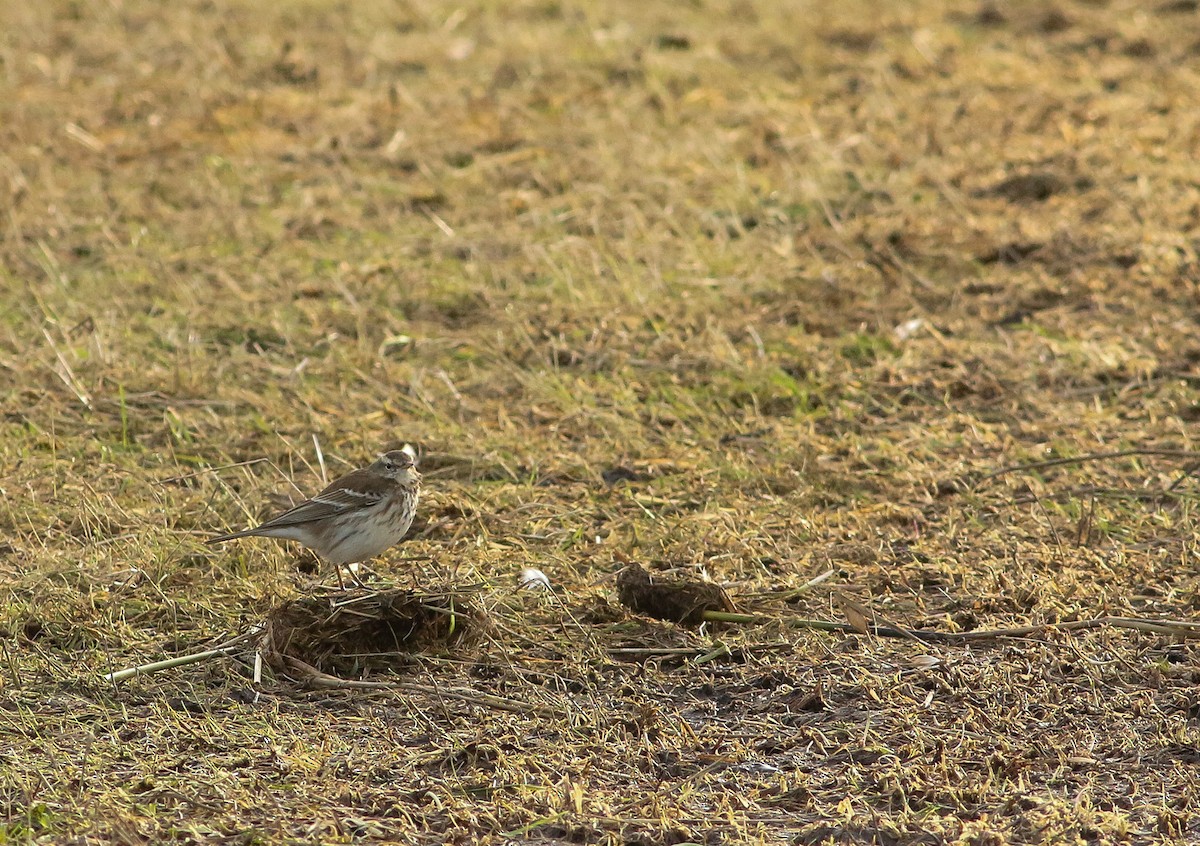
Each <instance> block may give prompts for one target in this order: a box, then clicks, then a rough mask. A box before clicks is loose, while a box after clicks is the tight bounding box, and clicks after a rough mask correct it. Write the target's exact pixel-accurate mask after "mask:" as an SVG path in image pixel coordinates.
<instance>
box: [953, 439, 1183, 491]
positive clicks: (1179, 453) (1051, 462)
mask: <svg viewBox="0 0 1200 846" xmlns="http://www.w3.org/2000/svg"><path fill="white" fill-rule="evenodd" d="M1136 455H1156V456H1161V457H1163V458H1188V459H1192V460H1193V461H1195V460H1196V459H1200V454H1198V453H1196V452H1194V451H1192V450H1186V449H1155V448H1152V447H1140V448H1137V449H1122V450H1117V451H1115V452H1089V453H1085V454H1083V455H1075V456H1071V457H1069V458H1047V459H1046V460H1044V461H1032V462H1029V463H1028V464H1010V465H1008V466H1007V467H1001V468H1000V469H999V470H993V471H992V472H991V473H985V474H984V475H982V476H980V477H978V478H976V479H974V480H971V481H972V485H971V486H972V487H979V485H980V484H982V483H983V482H986V481H989V480H990V479H995V478H998V477H1000V476H1006V475H1008V474H1009V473H1025V472H1028V471H1030V470H1043V469H1045V468H1047V467H1061V466H1062V465H1064V464H1083V463H1085V462H1088V461H1105V460H1107V459H1110V458H1129V457H1131V456H1136Z"/></svg>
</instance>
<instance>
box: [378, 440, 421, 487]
mask: <svg viewBox="0 0 1200 846" xmlns="http://www.w3.org/2000/svg"><path fill="white" fill-rule="evenodd" d="M371 467H372V469H374V470H375V472H377V473H379V475H381V476H386V477H387V478H389V479H395V480H396V481H397V482H401V483H403V484H408V483H411V482H416V481H419V480H420V478H421V474H420V473H419V472H417V453H416V450H414V449H413V448H412V446H411V445H408V444H406V445H405V446H404V448H403V449H393V450H391V451H390V452H385V453H384V454H383V455H381V456H379V458H377V459H375V463H374V464H373V465H371Z"/></svg>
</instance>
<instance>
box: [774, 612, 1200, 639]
mask: <svg viewBox="0 0 1200 846" xmlns="http://www.w3.org/2000/svg"><path fill="white" fill-rule="evenodd" d="M787 622H788V624H789V625H791V626H794V627H796V628H805V629H819V630H821V631H829V632H844V633H845V634H862V632H860V631H859V630H858V629H856V628H855V627H854V626H851V625H850V624H849V623H831V622H827V621H825V620H788V621H787ZM1105 626H1111V627H1113V628H1116V629H1131V630H1133V631H1139V632H1146V633H1148V634H1165V635H1172V636H1174V637H1180V638H1195V639H1200V622H1189V621H1187V620H1162V619H1149V618H1143V617H1093V618H1090V619H1087V620H1071V621H1069V622H1065V623H1039V624H1037V625H1032V626H1016V627H1013V628H1007V629H984V630H979V631H971V632H931V631H925V630H922V629H901V628H897V627H895V626H878V625H871V626H868V627H867V631H866V633H867V634H872V635H876V636H877V637H899V638H905V639H908V640H911V639H916V640H920V641H925V642H934V643H964V642H967V641H978V640H998V639H1000V638H1024V637H1029V636H1031V635H1036V634H1044V633H1046V632H1055V631H1059V632H1072V631H1081V630H1084V629H1099V628H1103V627H1105Z"/></svg>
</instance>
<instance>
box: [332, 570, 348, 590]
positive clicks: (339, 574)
mask: <svg viewBox="0 0 1200 846" xmlns="http://www.w3.org/2000/svg"><path fill="white" fill-rule="evenodd" d="M333 572H335V573H337V577H338V587H339V588H341V589H342V590H345V589H346V580H345V579H343V578H342V565H341V564H334V565H333Z"/></svg>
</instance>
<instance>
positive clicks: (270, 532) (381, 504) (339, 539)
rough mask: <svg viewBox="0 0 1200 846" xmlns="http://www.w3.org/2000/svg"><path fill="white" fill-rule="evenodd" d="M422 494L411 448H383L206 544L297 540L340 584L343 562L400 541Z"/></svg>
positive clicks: (365, 556)
mask: <svg viewBox="0 0 1200 846" xmlns="http://www.w3.org/2000/svg"><path fill="white" fill-rule="evenodd" d="M420 495H421V474H420V473H418V472H417V468H416V459H415V452H414V451H413V449H412V447H411V446H406V447H405V448H404V449H396V450H392V451H391V452H385V453H384V454H383V455H381V456H379V458H378V459H376V460H375V461H374V462H373V463H372V464H371V465H370V466H368V467H364V468H362V469H361V470H355V471H353V472H352V473H347V474H346V475H345V476H342V477H341V478H340V479H337V480H335V481H333V482H331V483H330V484H329V486H328V487H326V488H325V490H323V491H321V492H320V493H319V494H317V495H316V496H314V497H313V498H312V499H307V500H305V501H304V502H302V503H300V504H299V505H297V506H296V507H295V508H292V509H290V510H288V511H285V512H284V513H282V514H280V515H279V516H278V517H273V518H272V519H270V520H268V521H267V522H265V523H263V524H262V525H261V526H257V527H255V528H253V529H246V530H245V531H242V532H234V533H232V534H228V535H219V536H218V537H215V538H210V539H209V540H207V541H206V543H210V544H214V543H223V542H224V541H229V540H234V539H235V538H246V537H252V536H261V537H266V538H282V539H283V540H294V541H299V542H300V543H301V544H303V545H304V546H306V547H308V548H309V549H311V550H312V551H313V552H315V553H317V555H319V556H320V557H321V558H323V559H325V560H326V561H328V562H329V563H331V564H333V565H335V566H336V567H337V574H338V583H339V584H341V585H342V587H343V588H344V587H345V583H344V582H342V571H341V565H342V564H351V563H355V562H360V561H366V560H367V559H368V558H374V557H375V556H376V555H379V554H380V553H382V552H386V551H387V550H389V549H391V548H392V547H393V546H395V545H396V544H398V543H399V542H400V541H401V539H403V537H404V534H405V532H407V531H408V527H409V526H411V525H412V521H413V516H414V515H415V514H416V513H417V499H418V498H419V497H420Z"/></svg>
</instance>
